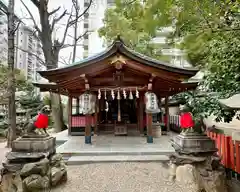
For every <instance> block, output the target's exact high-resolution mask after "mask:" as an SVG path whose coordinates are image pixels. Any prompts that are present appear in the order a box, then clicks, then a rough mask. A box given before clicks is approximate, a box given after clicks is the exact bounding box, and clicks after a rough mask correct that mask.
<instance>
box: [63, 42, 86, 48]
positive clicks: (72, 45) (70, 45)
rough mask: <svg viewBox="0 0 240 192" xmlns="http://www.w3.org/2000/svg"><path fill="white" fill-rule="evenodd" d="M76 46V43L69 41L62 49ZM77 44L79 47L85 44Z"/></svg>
mask: <svg viewBox="0 0 240 192" xmlns="http://www.w3.org/2000/svg"><path fill="white" fill-rule="evenodd" d="M74 46H75V44H69V43H67V44H64V45H62V47H61V49H65V48H68V47H74ZM76 46H77V47H78V46H83V44H76Z"/></svg>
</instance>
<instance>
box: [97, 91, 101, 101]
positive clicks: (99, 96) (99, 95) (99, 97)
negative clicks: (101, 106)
mask: <svg viewBox="0 0 240 192" xmlns="http://www.w3.org/2000/svg"><path fill="white" fill-rule="evenodd" d="M98 99H99V100H100V99H101V91H100V89H98Z"/></svg>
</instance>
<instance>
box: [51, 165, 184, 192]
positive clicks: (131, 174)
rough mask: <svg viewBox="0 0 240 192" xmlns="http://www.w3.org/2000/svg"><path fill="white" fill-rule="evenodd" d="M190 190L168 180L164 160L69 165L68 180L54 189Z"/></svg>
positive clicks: (78, 191) (67, 191)
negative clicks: (158, 161) (161, 161)
mask: <svg viewBox="0 0 240 192" xmlns="http://www.w3.org/2000/svg"><path fill="white" fill-rule="evenodd" d="M183 191H184V192H187V191H188V190H186V189H183V188H182V187H181V186H179V185H178V184H176V183H172V182H170V181H169V180H168V170H167V168H166V167H165V166H164V165H163V164H161V163H130V162H129V163H109V164H107V163H106V164H104V163H103V164H85V165H79V166H68V181H67V182H66V183H65V184H63V185H62V186H60V187H58V188H55V189H52V190H51V192H183Z"/></svg>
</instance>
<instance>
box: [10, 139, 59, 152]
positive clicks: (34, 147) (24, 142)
mask: <svg viewBox="0 0 240 192" xmlns="http://www.w3.org/2000/svg"><path fill="white" fill-rule="evenodd" d="M55 147H56V138H54V137H48V136H47V137H46V136H39V135H38V136H37V135H36V136H23V137H21V138H19V139H17V140H15V141H13V144H12V152H27V153H33V152H36V153H49V154H51V153H55Z"/></svg>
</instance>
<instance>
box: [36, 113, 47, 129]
mask: <svg viewBox="0 0 240 192" xmlns="http://www.w3.org/2000/svg"><path fill="white" fill-rule="evenodd" d="M34 125H35V126H36V127H37V128H38V129H42V128H47V127H48V116H47V115H45V114H42V113H40V114H39V115H38V117H37V120H36V121H35V123H34Z"/></svg>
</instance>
